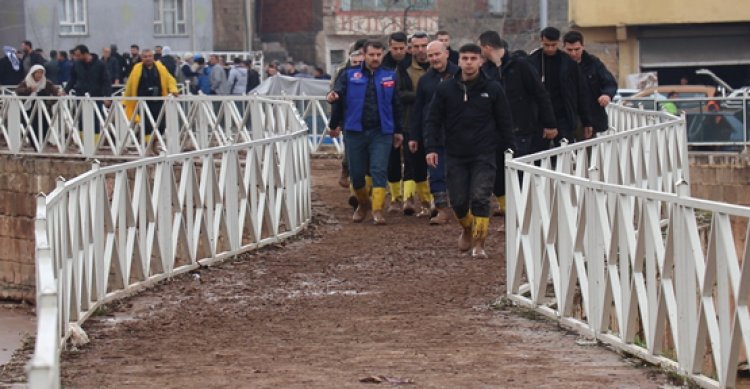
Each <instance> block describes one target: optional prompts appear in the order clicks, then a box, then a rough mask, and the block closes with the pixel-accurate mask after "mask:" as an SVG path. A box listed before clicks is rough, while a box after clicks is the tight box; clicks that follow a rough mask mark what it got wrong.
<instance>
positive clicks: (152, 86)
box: [124, 49, 179, 143]
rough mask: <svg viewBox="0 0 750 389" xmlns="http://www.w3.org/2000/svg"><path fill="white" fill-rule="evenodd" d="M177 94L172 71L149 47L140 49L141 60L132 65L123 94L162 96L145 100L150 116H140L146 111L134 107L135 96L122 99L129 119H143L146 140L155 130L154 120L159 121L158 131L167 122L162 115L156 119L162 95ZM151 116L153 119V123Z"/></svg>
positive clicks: (160, 106) (148, 139)
mask: <svg viewBox="0 0 750 389" xmlns="http://www.w3.org/2000/svg"><path fill="white" fill-rule="evenodd" d="M169 94H171V95H174V96H177V95H178V94H179V91H178V90H177V82H176V81H175V79H174V77H172V74H170V73H169V70H167V68H166V67H164V65H162V63H161V62H158V61H154V52H153V51H151V50H150V49H146V50H143V52H142V53H141V62H138V63H136V64H135V65H133V69H132V71H131V72H130V76H129V77H128V82H127V84H125V92H124V96H125V97H136V96H137V97H162V98H161V99H153V100H147V101H146V107H148V110H149V112H150V113H151V117H148V116H147V115H146V117H143V115H145V112H142V111H140V110H138V109H137V107H138V101H137V100H125V102H124V104H125V113H126V114H127V117H128V120H130V121H131V122H136V123H137V122H139V121H140V120H141V119H144V120H143V123H144V129H145V134H146V143H148V142H149V141H150V140H151V134H152V133H153V131H154V123H156V124H157V125H158V128H159V132H163V131H164V128H165V124H166V120H165V119H162V120H161V121H159V122H157V120H158V118H159V113H160V112H161V110H162V107H163V106H164V99H163V97H165V96H167V95H169ZM152 118H153V121H154V123H152Z"/></svg>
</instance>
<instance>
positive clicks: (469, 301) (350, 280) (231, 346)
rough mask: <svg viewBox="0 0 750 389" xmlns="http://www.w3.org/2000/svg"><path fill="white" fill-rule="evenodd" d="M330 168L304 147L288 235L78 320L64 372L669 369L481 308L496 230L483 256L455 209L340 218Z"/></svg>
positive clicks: (449, 380)
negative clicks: (460, 242) (302, 198)
mask: <svg viewBox="0 0 750 389" xmlns="http://www.w3.org/2000/svg"><path fill="white" fill-rule="evenodd" d="M337 169H338V161H336V160H314V176H315V178H316V179H315V182H314V186H315V193H316V194H315V199H316V202H315V204H316V205H315V209H316V221H315V226H314V227H313V228H311V229H310V231H308V232H306V233H305V236H304V237H302V238H301V239H299V240H296V241H294V242H290V243H288V244H285V245H284V246H283V247H276V248H269V249H264V250H261V251H259V252H255V253H250V254H247V255H243V256H242V257H241V258H238V259H236V260H234V261H231V262H228V263H224V264H222V265H219V266H216V267H213V268H208V269H203V270H201V271H200V273H199V274H198V275H185V276H183V277H178V278H176V279H174V280H172V281H170V282H166V283H163V284H161V285H159V286H157V287H156V288H154V289H152V290H149V291H147V292H145V293H143V294H142V295H140V296H138V297H136V298H133V299H130V300H128V301H126V302H124V303H121V304H119V305H117V306H113V307H111V308H110V310H109V311H106V312H103V314H101V315H98V316H96V317H94V318H92V319H91V320H90V321H88V322H87V324H86V325H85V326H84V328H85V330H86V331H87V333H88V334H89V336H90V337H91V340H92V341H91V343H90V344H88V345H86V346H83V347H82V348H81V349H80V350H77V351H74V352H66V353H64V354H63V370H62V375H63V384H64V386H65V387H75V388H101V387H130V388H136V387H137V388H145V387H150V388H188V387H189V388H240V387H253V388H271V387H273V388H279V387H283V388H289V387H292V388H308V387H319V388H351V387H365V388H366V387H370V386H373V384H371V383H367V382H366V381H375V382H377V381H383V382H381V385H380V386H383V385H385V386H390V385H397V384H408V383H412V384H413V385H412V386H413V387H420V388H490V387H492V388H495V387H498V388H504V387H507V388H519V387H549V388H553V387H554V388H557V387H580V388H593V387H602V388H636V387H639V388H649V387H652V388H656V387H659V386H662V385H665V384H667V383H668V380H667V379H666V378H665V377H664V376H662V375H661V374H658V373H656V372H655V371H654V370H653V369H647V368H639V367H636V366H634V364H633V363H632V362H631V361H629V360H624V359H623V358H621V357H620V356H619V355H617V354H615V353H614V352H612V351H609V350H607V349H604V348H600V347H596V346H591V345H585V344H583V343H585V342H578V340H579V338H578V336H577V335H574V334H571V333H567V332H564V331H561V330H559V329H558V327H557V326H556V325H554V324H553V323H550V322H548V321H543V320H533V319H530V318H528V317H526V316H524V315H520V314H518V312H517V311H515V310H510V309H497V308H495V307H493V304H494V303H495V301H496V300H497V298H498V297H499V296H501V295H502V294H503V292H504V285H503V284H504V259H503V250H502V239H503V236H502V235H500V234H497V233H496V234H494V235H493V236H492V237H491V238H490V242H489V253H490V259H488V260H473V259H471V258H470V257H468V256H466V255H462V254H459V253H458V252H457V250H456V249H455V246H456V236H457V232H458V231H457V230H458V226H457V224H455V223H454V224H452V225H447V226H439V227H435V226H428V225H426V222H425V220H423V219H417V218H414V217H407V216H400V215H399V216H390V217H389V219H388V222H389V224H388V225H387V226H373V225H371V224H369V223H367V224H361V225H356V224H352V223H351V222H350V221H349V217H350V215H351V210H350V209H349V208H347V206H346V192H345V191H344V190H342V189H341V188H339V187H338V186H336V178H337V174H338V170H337ZM494 222H496V220H494V219H493V223H494ZM491 227H492V226H491ZM363 381H365V382H363ZM376 386H377V385H376Z"/></svg>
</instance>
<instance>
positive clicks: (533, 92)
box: [482, 52, 557, 137]
mask: <svg viewBox="0 0 750 389" xmlns="http://www.w3.org/2000/svg"><path fill="white" fill-rule="evenodd" d="M498 70H499V71H498ZM482 71H483V72H484V73H485V75H486V76H487V77H488V78H490V79H499V80H500V83H501V84H502V86H503V89H504V90H505V94H506V95H507V96H508V103H509V104H510V111H511V112H512V113H513V132H514V134H515V135H516V136H523V137H527V136H537V135H538V136H541V135H542V130H543V129H544V128H556V127H557V124H555V112H554V110H553V109H552V102H551V101H550V99H549V93H547V90H546V89H544V85H542V83H541V81H540V77H539V74H538V73H537V72H536V70H534V68H533V67H532V66H531V65H530V64H529V63H528V62H526V61H525V60H524V59H522V58H517V57H515V56H511V55H509V54H508V53H507V52H506V54H505V56H504V57H503V62H502V66H501V67H500V68H499V69H498V67H497V66H496V65H495V64H494V63H492V62H491V61H487V62H485V63H484V65H483V66H482Z"/></svg>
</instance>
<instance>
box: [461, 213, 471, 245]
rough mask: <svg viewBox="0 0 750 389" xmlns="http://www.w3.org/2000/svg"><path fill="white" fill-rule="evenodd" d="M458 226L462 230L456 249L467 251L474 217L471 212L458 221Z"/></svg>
mask: <svg viewBox="0 0 750 389" xmlns="http://www.w3.org/2000/svg"><path fill="white" fill-rule="evenodd" d="M458 224H460V225H461V228H462V230H461V235H459V236H458V249H459V250H461V251H469V249H471V235H472V233H471V231H472V226H473V225H474V215H472V214H471V212H469V213H467V214H466V216H464V217H462V218H459V219H458Z"/></svg>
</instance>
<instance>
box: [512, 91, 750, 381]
mask: <svg viewBox="0 0 750 389" xmlns="http://www.w3.org/2000/svg"><path fill="white" fill-rule="evenodd" d="M611 107H612V108H611V109H610V122H611V124H612V125H613V127H615V129H616V132H612V133H611V134H609V135H606V136H603V137H599V138H595V139H592V140H589V141H586V142H582V143H576V144H573V145H566V146H563V147H560V148H557V149H554V150H550V151H546V152H543V153H538V154H533V155H529V156H524V157H520V158H517V159H510V158H509V159H508V160H507V169H506V182H507V183H508V188H507V194H506V196H507V201H508V203H507V204H508V208H507V214H506V218H507V220H506V224H507V228H506V230H507V236H506V238H507V249H506V253H507V295H508V296H509V298H510V299H512V300H513V301H515V302H517V303H520V304H522V305H525V306H528V307H531V308H533V309H535V310H536V311H538V312H540V313H542V314H545V315H547V316H550V317H553V318H556V319H557V320H559V321H560V322H561V323H562V324H564V325H567V326H569V327H572V328H575V329H576V330H578V331H579V332H581V333H584V334H587V335H590V336H594V337H596V339H598V340H600V341H602V342H605V343H608V344H611V345H612V346H614V347H616V348H618V349H621V350H625V351H627V352H629V353H632V354H635V355H637V356H639V357H641V358H644V359H646V360H649V361H651V362H654V363H658V364H662V365H666V366H670V367H672V368H675V369H677V370H679V371H681V372H682V373H684V374H686V375H688V376H690V377H691V378H693V379H694V380H695V381H696V382H698V383H699V384H700V385H702V386H705V387H733V386H734V385H735V381H736V376H737V367H738V362H739V361H741V360H745V359H746V358H747V355H748V353H749V352H750V310H748V297H750V263H748V261H747V260H746V259H747V256H748V255H750V250H748V248H747V246H745V245H746V244H748V243H750V242H749V241H748V220H750V209H749V208H747V207H740V206H734V205H729V204H722V203H716V202H711V201H706V200H699V199H695V198H691V197H690V195H689V193H690V190H689V186H688V168H689V165H688V159H687V139H686V131H685V119H684V117H683V118H677V117H674V116H670V115H667V114H663V113H656V112H644V111H638V110H635V109H628V108H623V107H621V106H613V105H611ZM508 157H510V156H508Z"/></svg>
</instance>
